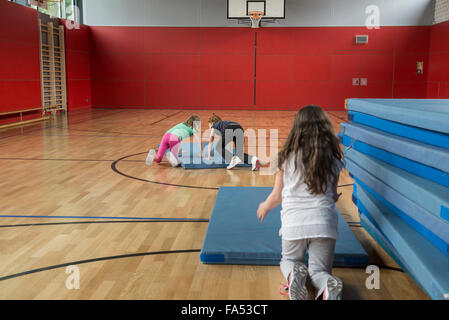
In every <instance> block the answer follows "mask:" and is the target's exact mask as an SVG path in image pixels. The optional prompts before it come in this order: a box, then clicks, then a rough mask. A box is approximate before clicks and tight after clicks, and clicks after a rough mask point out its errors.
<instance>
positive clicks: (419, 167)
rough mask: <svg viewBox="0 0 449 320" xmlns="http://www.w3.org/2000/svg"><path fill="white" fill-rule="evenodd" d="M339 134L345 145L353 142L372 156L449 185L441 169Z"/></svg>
mask: <svg viewBox="0 0 449 320" xmlns="http://www.w3.org/2000/svg"><path fill="white" fill-rule="evenodd" d="M338 136H339V139H340V143H341V144H342V145H343V146H345V147H349V146H351V144H352V148H354V149H355V150H357V151H359V152H361V153H363V154H366V155H369V156H372V157H374V158H376V159H378V160H380V161H383V162H386V163H388V164H390V165H392V166H395V167H397V168H400V169H402V170H405V171H407V172H410V173H412V174H414V175H417V176H420V177H422V178H425V179H428V180H431V181H433V182H436V183H438V184H441V185H443V186H445V187H449V174H447V173H445V172H443V171H441V170H439V169H435V168H432V167H429V166H426V165H424V164H422V163H419V162H416V161H413V160H410V159H407V158H404V157H402V156H399V155H396V154H394V153H391V152H388V151H385V150H383V149H379V148H377V147H373V146H371V145H369V144H366V143H364V142H362V141H359V140H356V139H352V138H351V137H349V136H346V135H344V134H341V133H339V134H338Z"/></svg>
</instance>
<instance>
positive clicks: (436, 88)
mask: <svg viewBox="0 0 449 320" xmlns="http://www.w3.org/2000/svg"><path fill="white" fill-rule="evenodd" d="M428 70H429V75H428V92H427V97H428V98H440V99H449V21H447V22H443V23H440V24H436V25H434V26H432V27H431V31H430V48H429V68H428Z"/></svg>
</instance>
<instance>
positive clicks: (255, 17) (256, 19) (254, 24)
mask: <svg viewBox="0 0 449 320" xmlns="http://www.w3.org/2000/svg"><path fill="white" fill-rule="evenodd" d="M264 15H265V12H263V11H250V12H248V17H249V18H250V19H251V28H254V29H257V28H259V27H260V20H262V17H263V16H264Z"/></svg>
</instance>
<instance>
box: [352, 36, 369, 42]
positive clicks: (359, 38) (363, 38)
mask: <svg viewBox="0 0 449 320" xmlns="http://www.w3.org/2000/svg"><path fill="white" fill-rule="evenodd" d="M355 43H356V44H367V43H368V36H367V35H358V36H355Z"/></svg>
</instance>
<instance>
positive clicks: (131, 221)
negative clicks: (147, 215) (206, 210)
mask: <svg viewBox="0 0 449 320" xmlns="http://www.w3.org/2000/svg"><path fill="white" fill-rule="evenodd" d="M160 222H163V223H165V222H167V223H177V222H203V223H208V222H209V220H207V219H206V220H202V219H192V220H181V219H170V220H164V221H162V220H153V221H142V220H120V221H72V222H47V223H26V224H25V223H24V224H8V225H0V228H18V227H42V226H59V225H76V224H111V223H160Z"/></svg>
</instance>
